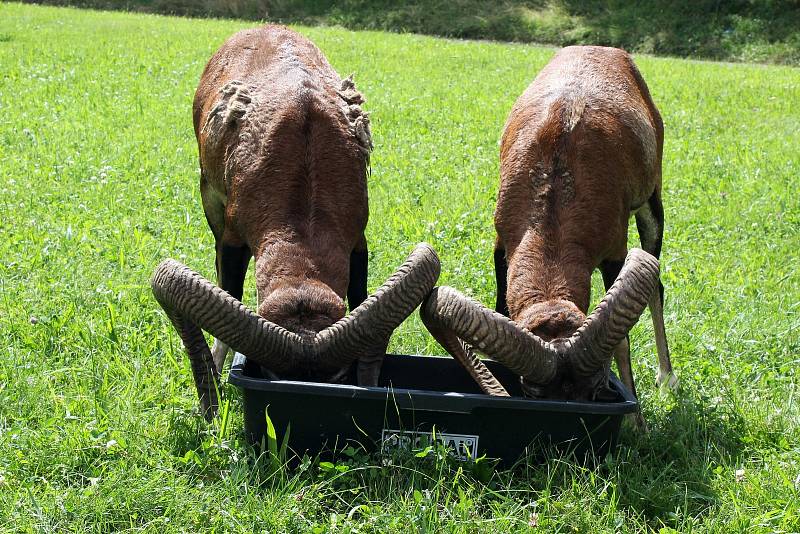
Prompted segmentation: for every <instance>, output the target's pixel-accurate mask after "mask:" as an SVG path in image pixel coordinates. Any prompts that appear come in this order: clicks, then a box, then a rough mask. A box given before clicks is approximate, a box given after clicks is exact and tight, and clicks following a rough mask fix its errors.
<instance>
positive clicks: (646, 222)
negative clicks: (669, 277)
mask: <svg viewBox="0 0 800 534" xmlns="http://www.w3.org/2000/svg"><path fill="white" fill-rule="evenodd" d="M636 229H637V230H638V231H639V240H640V241H641V242H642V248H643V249H644V250H645V251H647V252H649V253H650V254H652V255H653V256H655V257H656V258H658V257H659V256H660V255H661V243H662V241H663V237H664V207H663V206H662V204H661V195H660V193H659V192H658V191H656V192H654V193H653V195H652V196H651V197H650V199H649V200H648V201H647V204H645V205H644V206H642V207H641V208H640V209H639V211H637V212H636ZM648 307H649V308H650V315H651V316H652V318H653V330H654V331H655V337H656V350H657V351H658V375H657V376H656V383H657V384H658V385H659V386H664V385H666V386H667V387H669V388H670V389H675V388H676V387H677V385H678V378H677V377H676V376H675V374H674V373H673V371H672V362H671V360H670V357H669V347H668V345H667V334H666V330H665V328H664V284H662V283H661V280H659V281H658V291H657V292H656V293H654V294H653V296H652V297H651V298H650V302H649V303H648Z"/></svg>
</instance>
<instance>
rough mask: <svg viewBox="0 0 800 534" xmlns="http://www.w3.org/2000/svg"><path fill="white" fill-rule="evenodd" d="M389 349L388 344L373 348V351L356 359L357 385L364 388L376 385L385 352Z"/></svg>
mask: <svg viewBox="0 0 800 534" xmlns="http://www.w3.org/2000/svg"><path fill="white" fill-rule="evenodd" d="M388 348H389V342H388V340H387V342H386V343H384V344H381V345H380V346H378V347H375V349H374V350H371V351H368V352H367V353H366V354H364V355H362V356H361V357H360V358H359V359H358V368H357V375H358V385H359V386H364V387H376V386H377V385H378V378H379V377H380V375H381V367H382V366H383V358H384V357H385V356H386V350H387V349H388Z"/></svg>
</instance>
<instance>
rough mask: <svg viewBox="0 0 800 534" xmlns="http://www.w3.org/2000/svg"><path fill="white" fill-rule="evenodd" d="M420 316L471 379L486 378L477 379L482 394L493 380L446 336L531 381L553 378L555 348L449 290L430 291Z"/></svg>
mask: <svg viewBox="0 0 800 534" xmlns="http://www.w3.org/2000/svg"><path fill="white" fill-rule="evenodd" d="M420 315H421V316H422V320H423V322H424V323H425V325H426V326H427V327H428V329H429V330H430V331H431V333H432V334H433V335H434V337H436V338H437V340H439V341H440V342H444V343H442V345H443V346H444V348H445V349H447V350H448V352H450V354H451V355H452V356H453V357H454V358H456V359H457V360H458V361H459V362H461V364H462V365H465V364H466V366H467V370H468V371H469V373H470V374H471V375H472V376H473V378H476V379H478V378H479V377H481V376H485V377H486V379H487V380H486V381H485V382H483V383H481V381H480V380H479V384H481V387H482V388H483V389H484V391H487V392H489V390H491V389H495V388H496V385H495V384H493V379H494V377H491V373H489V374H488V375H487V374H486V373H487V372H488V370H484V369H482V368H481V367H479V366H477V365H475V362H477V363H480V361H479V360H477V358H465V354H467V355H468V353H466V352H464V351H459V350H458V349H457V348H456V346H455V344H454V343H453V342H452V339H449V338H450V337H451V335H450V333H452V334H455V336H457V337H458V338H459V339H460V340H462V341H464V342H466V343H469V344H470V345H472V346H473V347H475V348H477V349H478V350H479V351H481V352H482V353H484V354H486V355H488V356H491V357H492V358H495V359H496V360H498V361H500V362H502V363H503V364H504V365H505V366H506V367H508V368H509V369H511V370H512V371H514V373H516V374H518V375H520V376H523V377H525V378H526V379H528V380H530V381H531V382H537V383H546V382H548V381H549V380H551V379H552V378H553V376H555V373H556V366H557V361H558V356H559V350H560V349H559V348H558V347H556V346H555V345H553V344H552V343H547V342H545V341H543V340H542V339H541V338H539V337H538V336H535V335H533V334H531V333H530V332H528V331H527V330H525V329H523V328H520V327H519V326H518V325H517V324H516V323H514V322H513V321H511V320H510V319H508V318H507V317H504V316H502V315H500V314H499V313H497V312H493V311H491V310H489V309H488V308H486V307H485V306H483V305H482V304H480V303H479V302H477V301H474V300H472V299H470V298H468V297H466V296H464V295H463V294H461V293H460V292H458V291H456V290H455V289H453V288H451V287H446V286H443V287H437V288H436V289H434V290H433V291H432V292H431V294H430V295H429V296H428V298H427V299H425V302H424V303H423V304H422V307H421V308H420ZM443 332H444V334H443ZM480 365H481V366H482V365H483V364H480ZM494 382H496V380H494ZM497 385H499V383H498V384H497ZM501 388H502V386H501ZM498 391H499V390H498Z"/></svg>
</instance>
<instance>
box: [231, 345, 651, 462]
mask: <svg viewBox="0 0 800 534" xmlns="http://www.w3.org/2000/svg"><path fill="white" fill-rule="evenodd" d="M483 361H484V362H485V363H486V365H487V366H488V367H489V369H490V370H491V371H492V373H494V375H495V376H496V377H497V379H498V380H499V381H500V382H501V383H502V384H503V386H504V387H505V388H506V390H507V391H508V392H509V393H510V394H511V395H512V397H493V396H489V395H485V394H483V393H482V392H481V391H480V389H479V388H478V386H477V384H475V382H474V381H473V380H472V378H471V377H470V376H469V375H468V374H467V372H466V371H465V370H464V369H463V368H462V367H461V366H460V365H459V364H458V362H456V361H455V360H453V359H452V358H440V357H430V356H406V355H393V354H389V355H387V356H386V359H385V360H384V362H383V367H382V369H381V375H380V379H379V387H359V386H351V385H341V384H325V383H316V382H298V381H291V380H267V379H264V378H263V377H262V375H261V370H260V367H259V366H258V365H256V364H254V363H252V362H249V361H247V359H246V358H245V357H244V356H242V355H241V354H236V356H235V358H234V361H233V366H232V368H231V372H230V375H229V378H228V382H230V383H231V384H233V385H235V386H237V387H239V388H240V389H241V391H242V395H243V400H244V412H245V413H244V416H245V417H244V427H245V433H246V435H247V438H248V439H249V440H250V441H251V442H253V443H260V442H261V440H262V438H263V437H264V435H265V433H266V417H265V409H266V407H267V406H269V417H270V419H271V421H272V423H273V425H274V426H275V429H276V432H277V434H278V442H279V443H280V442H281V440H282V435H283V433H284V432H285V431H286V428H287V427H288V426H289V423H291V430H290V432H289V448H290V449H291V450H292V451H294V452H295V453H297V454H303V453H305V452H308V453H309V454H312V455H314V454H322V455H326V454H329V453H330V452H332V451H336V450H341V449H342V448H343V447H345V446H347V445H348V444H350V445H356V446H359V445H360V446H361V447H363V448H365V449H366V450H368V451H374V450H386V449H387V448H406V449H414V448H417V447H419V446H420V445H421V444H424V443H426V442H428V441H427V440H429V439H430V438H432V437H433V438H434V439H436V440H438V441H439V442H442V443H444V444H445V445H447V446H448V447H449V448H450V449H451V453H452V454H453V455H454V456H456V457H458V458H461V459H467V458H470V457H471V458H477V457H479V456H481V455H486V456H487V457H490V458H498V459H501V460H502V461H503V463H505V464H506V465H508V464H512V463H514V462H515V461H516V460H517V459H519V458H520V457H521V456H523V455H526V454H529V453H531V452H533V453H534V454H537V453H538V452H539V451H542V450H544V449H543V448H542V446H543V445H545V446H554V447H555V448H556V449H557V450H560V451H564V452H574V453H575V454H576V455H577V456H579V457H583V456H584V455H587V454H589V455H593V456H595V457H602V456H604V455H605V454H606V453H607V452H608V451H610V450H612V449H613V447H614V446H615V444H616V439H617V435H618V434H619V429H620V425H621V423H622V418H623V416H624V415H625V414H629V413H634V412H636V410H638V404H637V402H636V399H635V398H634V397H633V395H632V394H631V393H630V392H629V391H628V390H627V389H626V388H625V387H624V386H623V385H622V383H620V381H619V380H618V379H617V377H616V376H614V375H613V374H612V376H611V386H612V388H613V389H614V390H616V392H617V394H618V396H617V399H616V400H615V401H613V402H573V401H553V400H534V399H526V398H523V397H522V396H521V394H522V393H521V391H520V387H519V380H518V378H517V377H515V376H514V375H513V374H512V373H511V372H510V371H508V370H507V369H506V368H505V367H503V366H502V365H499V364H498V363H497V362H494V361H491V360H483Z"/></svg>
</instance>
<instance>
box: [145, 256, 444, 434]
mask: <svg viewBox="0 0 800 534" xmlns="http://www.w3.org/2000/svg"><path fill="white" fill-rule="evenodd" d="M439 269H440V267H439V258H438V257H437V256H436V253H435V252H434V251H433V249H432V248H431V247H430V245H428V244H426V243H422V244H420V245H418V246H417V247H416V248H415V249H414V251H413V252H412V253H411V255H410V256H409V258H408V260H407V261H406V262H405V263H404V264H403V265H402V266H401V267H400V268H399V269H398V270H397V272H396V273H395V274H394V275H392V276H391V277H390V278H389V280H388V281H387V282H386V283H385V284H384V285H383V286H381V287H380V288H379V289H378V290H377V291H376V292H375V294H373V295H372V296H370V297H368V298H367V300H365V301H364V302H363V303H362V304H361V305H360V306H358V307H357V308H356V309H355V310H353V312H352V313H351V314H350V315H349V316H348V317H345V318H344V319H341V320H340V321H338V322H336V323H335V324H333V325H331V326H329V327H328V328H326V329H325V330H323V331H321V332H319V333H317V334H316V336H315V337H314V338H312V339H308V338H303V337H301V336H299V335H297V334H295V333H293V332H290V331H288V330H286V329H285V328H282V327H280V326H278V325H276V324H274V323H271V322H270V321H267V320H265V319H264V318H262V317H260V316H258V315H257V314H255V313H254V312H253V311H251V310H250V309H248V308H247V306H245V305H244V304H242V303H241V302H240V301H239V300H237V299H235V298H234V297H232V296H230V295H229V294H228V293H227V292H225V291H223V290H222V289H220V288H219V287H217V286H216V285H214V284H212V283H211V282H209V281H208V280H206V279H205V278H203V277H202V276H200V275H199V274H197V273H195V272H193V271H191V270H190V269H189V268H188V267H186V266H184V265H182V264H180V263H179V262H177V261H175V260H171V259H168V260H164V261H163V262H161V264H160V265H159V266H158V267H157V268H156V271H155V273H154V274H153V278H152V280H151V286H152V289H153V294H154V295H155V298H156V300H157V301H158V303H159V304H160V305H161V307H162V308H164V311H165V312H166V313H167V316H168V317H169V319H170V321H171V322H172V324H173V325H174V326H175V328H176V330H177V331H178V333H179V334H180V336H181V339H182V340H183V343H184V346H185V347H186V351H187V353H188V355H189V360H190V362H191V365H192V374H193V375H194V379H195V386H196V387H197V392H198V396H199V397H200V404H201V409H202V410H203V413H204V415H205V416H206V418H207V419H210V418H211V417H213V415H214V414H215V413H216V408H217V393H216V389H215V382H217V381H218V379H219V372H218V371H217V370H216V368H215V367H214V364H213V361H212V358H211V352H210V351H209V349H208V345H207V344H206V342H205V338H204V337H203V333H202V331H201V330H200V329H201V328H202V329H203V330H206V331H207V332H209V333H210V334H211V335H213V336H214V337H215V338H217V339H219V340H220V341H222V342H224V343H225V344H227V345H228V346H230V347H231V348H232V349H234V350H235V351H238V352H241V353H243V354H246V355H247V356H248V357H249V358H250V359H252V360H253V361H255V362H256V363H258V364H260V365H261V366H263V367H266V368H268V369H270V370H271V371H273V372H274V373H276V374H281V373H283V372H287V371H289V370H290V369H292V368H295V367H296V366H298V365H302V366H305V367H313V366H315V365H329V366H331V365H336V366H344V365H347V364H349V363H351V362H353V361H354V360H357V359H358V358H359V356H360V353H361V352H363V351H364V350H368V349H369V348H370V347H374V346H375V345H376V344H379V343H384V344H385V343H386V342H387V340H388V338H389V336H390V335H391V333H392V331H393V330H394V329H395V328H397V326H399V325H400V323H401V322H403V320H405V318H406V317H408V315H410V314H411V312H413V311H414V308H416V307H417V305H418V304H419V303H420V302H421V301H422V299H423V298H424V296H425V295H426V294H427V293H428V292H429V291H430V290H431V288H432V287H433V286H434V284H435V283H436V280H437V279H438V277H439Z"/></svg>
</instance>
